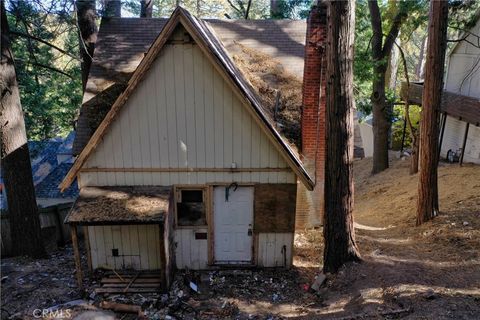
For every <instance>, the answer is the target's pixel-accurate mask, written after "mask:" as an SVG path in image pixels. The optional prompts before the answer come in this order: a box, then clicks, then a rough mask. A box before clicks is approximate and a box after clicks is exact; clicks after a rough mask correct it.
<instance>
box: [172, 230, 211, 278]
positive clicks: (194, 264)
mask: <svg viewBox="0 0 480 320" xmlns="http://www.w3.org/2000/svg"><path fill="white" fill-rule="evenodd" d="M197 232H202V233H207V229H206V228H192V229H190V228H189V229H176V230H175V246H176V249H175V259H176V265H177V268H179V269H185V268H188V269H193V270H202V269H207V268H208V240H207V239H201V240H200V239H198V240H196V239H195V233H197Z"/></svg>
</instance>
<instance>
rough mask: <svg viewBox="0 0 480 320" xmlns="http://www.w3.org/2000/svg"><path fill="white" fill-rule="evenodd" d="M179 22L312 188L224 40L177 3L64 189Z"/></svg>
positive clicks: (121, 89) (79, 158)
mask: <svg viewBox="0 0 480 320" xmlns="http://www.w3.org/2000/svg"><path fill="white" fill-rule="evenodd" d="M179 24H181V25H182V26H183V27H184V28H185V29H186V30H187V31H188V32H189V34H190V35H191V36H192V37H193V39H194V41H195V42H196V43H197V44H198V45H199V47H200V48H201V50H202V51H203V52H204V54H206V55H207V56H208V57H209V58H210V59H211V61H212V63H214V65H215V66H216V67H218V69H219V71H221V73H222V76H223V77H224V79H225V80H226V81H227V83H228V84H229V85H231V87H232V88H233V89H234V91H235V92H236V93H238V95H239V97H241V99H243V102H244V103H245V105H246V107H248V108H249V111H251V112H252V115H253V116H254V118H256V120H258V121H259V124H260V126H261V127H262V129H264V130H265V133H266V134H267V135H268V136H269V138H270V139H271V141H272V143H273V144H274V146H275V147H276V148H277V149H278V150H279V152H280V153H281V154H282V155H283V156H284V157H285V160H286V161H287V163H288V164H289V166H290V167H291V168H292V170H293V171H294V172H295V174H296V175H297V176H298V177H299V179H300V181H302V183H303V184H304V185H305V186H306V187H307V189H309V190H312V189H313V187H314V185H315V183H314V181H313V179H312V178H311V177H310V175H309V174H308V172H307V171H306V169H305V167H304V166H303V163H302V162H301V160H300V159H299V157H298V155H297V154H296V153H295V151H294V150H293V149H292V147H291V146H290V145H289V144H288V143H287V142H286V141H285V140H283V138H282V137H281V136H280V134H279V133H278V131H277V130H276V128H275V123H274V121H273V119H272V118H271V115H269V114H268V113H267V112H266V111H265V109H264V108H263V107H262V105H261V103H260V101H259V99H258V97H257V95H256V93H255V91H254V90H253V88H252V87H251V86H250V84H249V83H248V82H247V80H246V79H245V78H244V76H243V74H242V73H241V72H240V71H239V70H238V69H237V67H236V66H235V64H234V63H233V61H232V60H231V57H230V56H229V55H228V54H227V52H226V51H225V48H224V47H223V45H222V44H221V42H220V41H219V40H218V38H217V37H216V36H215V34H214V33H213V32H212V31H211V29H210V27H209V26H208V24H207V23H206V22H204V21H202V20H199V19H197V18H195V17H194V16H192V15H191V14H190V13H189V12H188V11H186V10H185V9H183V8H181V7H177V9H175V11H174V12H173V13H172V16H171V17H170V18H169V20H168V21H167V23H166V24H165V26H164V28H163V29H162V31H161V32H160V34H159V35H158V36H157V38H156V39H155V41H154V43H153V44H152V46H151V47H150V49H149V50H148V52H147V54H146V55H145V56H144V57H143V59H142V60H141V62H140V64H139V65H138V67H137V68H136V69H135V71H134V74H133V75H132V77H131V78H130V80H129V81H128V84H127V85H125V87H124V88H119V89H118V90H119V92H120V95H119V96H118V97H117V98H116V99H115V102H114V103H113V105H112V106H111V108H110V109H109V110H108V112H107V114H106V115H105V117H104V118H103V120H102V121H101V123H100V124H99V126H98V127H97V128H96V130H95V132H94V134H93V135H92V136H91V138H90V139H89V142H88V143H87V145H86V146H85V148H84V149H83V150H82V152H81V154H80V155H79V156H78V158H77V160H76V161H75V163H74V165H73V166H72V169H71V170H70V172H69V173H68V174H67V176H66V177H65V179H64V180H63V182H62V184H61V185H60V187H61V189H62V190H63V189H65V188H67V187H68V186H69V185H70V183H71V182H72V181H73V180H74V179H75V177H76V175H77V173H78V172H79V170H80V169H81V168H82V166H83V164H84V163H85V161H86V160H87V158H88V157H89V156H90V154H91V153H92V152H93V150H94V149H95V148H96V146H97V145H98V143H99V142H100V141H101V139H102V138H103V136H104V134H105V132H106V130H107V129H108V128H109V126H110V124H111V123H112V122H113V120H114V119H115V118H116V116H117V114H118V112H119V111H120V109H121V108H122V107H123V106H124V104H125V103H126V102H127V100H128V99H129V97H130V95H131V94H132V92H133V91H134V90H135V89H136V87H137V85H138V84H139V83H140V82H141V80H142V79H143V77H144V75H145V73H146V72H147V71H148V70H149V68H150V66H151V65H152V64H153V62H154V61H155V59H156V57H157V55H158V53H159V52H160V50H161V49H162V48H163V46H164V44H165V43H166V42H167V40H168V39H169V37H170V35H171V34H172V32H173V31H174V30H175V28H176V27H177V26H178V25H179ZM87 90H88V88H87Z"/></svg>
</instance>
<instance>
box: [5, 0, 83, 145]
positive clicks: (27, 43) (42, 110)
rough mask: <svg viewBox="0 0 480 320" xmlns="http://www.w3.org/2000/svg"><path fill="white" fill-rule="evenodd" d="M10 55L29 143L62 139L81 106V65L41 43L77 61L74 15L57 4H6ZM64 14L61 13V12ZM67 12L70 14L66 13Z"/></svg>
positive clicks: (13, 2) (31, 2) (16, 2)
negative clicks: (74, 57)
mask: <svg viewBox="0 0 480 320" xmlns="http://www.w3.org/2000/svg"><path fill="white" fill-rule="evenodd" d="M8 9H9V10H8V11H9V13H10V14H9V15H8V19H9V26H10V30H11V32H12V33H13V34H12V35H11V38H12V51H13V55H14V58H15V67H16V72H17V79H18V83H19V89H20V98H21V103H22V107H23V110H24V113H25V124H26V129H27V135H28V138H29V139H31V140H42V139H48V138H52V137H55V136H58V135H61V136H64V135H66V134H67V133H68V132H70V131H71V130H72V129H73V121H74V118H75V115H76V112H77V109H78V108H79V106H80V103H81V96H82V85H81V80H80V78H81V77H80V64H79V62H78V61H77V60H75V59H73V58H72V57H69V56H67V55H65V54H63V53H60V52H59V51H58V50H56V49H54V48H52V47H51V46H49V45H47V44H44V43H41V42H39V41H38V40H35V39H33V38H29V37H25V36H22V35H18V33H21V34H23V35H30V36H32V37H36V38H39V39H42V40H44V41H46V42H48V43H51V44H54V45H55V46H57V47H60V48H64V50H65V51H67V52H69V53H70V54H71V55H72V56H77V55H78V54H77V51H78V37H77V34H76V29H75V28H72V25H73V16H72V14H71V13H70V14H67V13H66V12H68V8H66V7H62V6H61V4H60V3H59V2H58V1H57V2H55V1H54V0H52V1H51V2H49V3H48V2H47V1H42V2H38V3H37V2H35V1H10V3H9V6H8ZM64 10H65V11H64ZM70 12H71V11H70Z"/></svg>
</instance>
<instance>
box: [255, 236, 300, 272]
mask: <svg viewBox="0 0 480 320" xmlns="http://www.w3.org/2000/svg"><path fill="white" fill-rule="evenodd" d="M292 245H293V233H260V234H259V235H258V256H257V265H258V266H259V267H286V268H289V267H291V266H292V259H293V256H292Z"/></svg>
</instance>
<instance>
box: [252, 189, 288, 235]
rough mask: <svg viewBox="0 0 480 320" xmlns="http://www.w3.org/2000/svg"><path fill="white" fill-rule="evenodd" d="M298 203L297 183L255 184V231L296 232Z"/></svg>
mask: <svg viewBox="0 0 480 320" xmlns="http://www.w3.org/2000/svg"><path fill="white" fill-rule="evenodd" d="M296 203H297V185H296V184H257V185H255V200H254V210H255V222H254V230H255V232H256V233H261V232H294V231H295V207H296Z"/></svg>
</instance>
